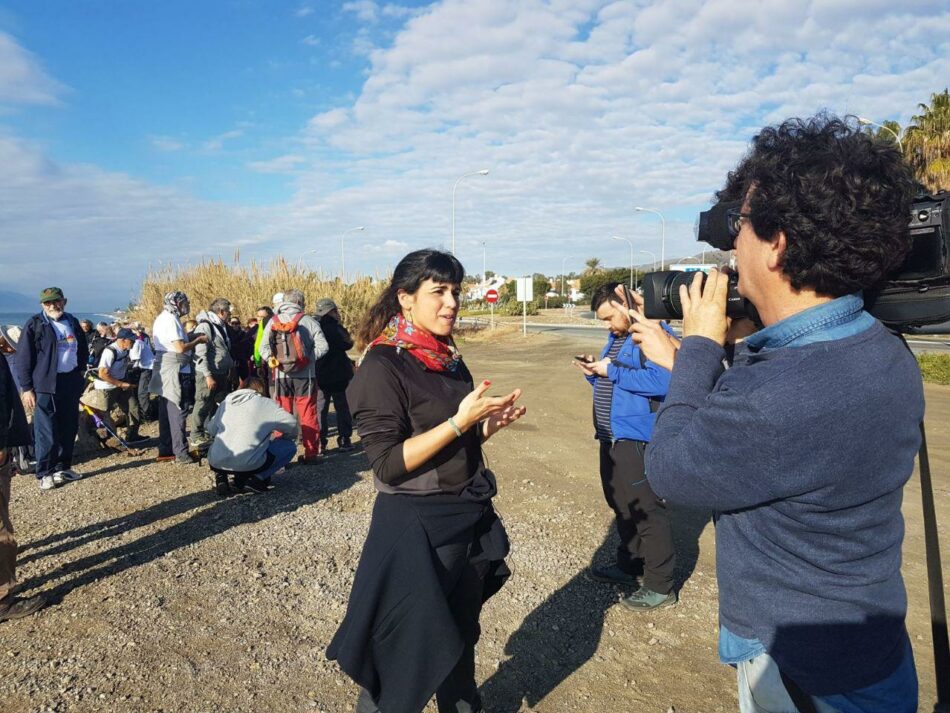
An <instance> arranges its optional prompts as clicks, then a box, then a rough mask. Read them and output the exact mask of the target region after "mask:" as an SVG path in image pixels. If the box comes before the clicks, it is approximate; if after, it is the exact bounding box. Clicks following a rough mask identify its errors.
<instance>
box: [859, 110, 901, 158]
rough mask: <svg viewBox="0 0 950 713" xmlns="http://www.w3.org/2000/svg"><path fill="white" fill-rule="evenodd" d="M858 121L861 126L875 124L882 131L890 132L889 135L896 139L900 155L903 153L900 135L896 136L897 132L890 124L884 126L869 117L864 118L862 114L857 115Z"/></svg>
mask: <svg viewBox="0 0 950 713" xmlns="http://www.w3.org/2000/svg"><path fill="white" fill-rule="evenodd" d="M858 123H859V124H861V126H876V127H877V128H879V129H884V131H888V132H890V134H891V136H893V137H894V139H895V140H896V141H897V148H899V149H900V152H901V155H903V153H904V144H903V143H901V137H900V136H898V134H897V132H896V131H894V129H892V128H891V127H890V126H884V124H878V123H877V122H876V121H871V120H870V119H865V118H864V117H863V116H859V117H858Z"/></svg>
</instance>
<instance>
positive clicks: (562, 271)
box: [561, 255, 571, 297]
mask: <svg viewBox="0 0 950 713" xmlns="http://www.w3.org/2000/svg"><path fill="white" fill-rule="evenodd" d="M570 257H571V256H570V255H565V256H564V257H562V258H561V297H563V296H564V263H565V262H567V260H568V258H570Z"/></svg>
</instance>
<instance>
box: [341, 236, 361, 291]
mask: <svg viewBox="0 0 950 713" xmlns="http://www.w3.org/2000/svg"><path fill="white" fill-rule="evenodd" d="M362 230H364V228H363V226H362V225H360V226H358V227H356V228H350V229H349V230H344V231H343V235H341V236H340V282H341V283H342V284H346V249H345V245H346V235H347V233H355V232H357V231H362Z"/></svg>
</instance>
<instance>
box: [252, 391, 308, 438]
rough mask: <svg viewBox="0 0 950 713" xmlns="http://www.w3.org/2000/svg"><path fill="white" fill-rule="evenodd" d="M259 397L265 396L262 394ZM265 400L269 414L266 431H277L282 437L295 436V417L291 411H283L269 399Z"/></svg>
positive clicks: (296, 426)
mask: <svg viewBox="0 0 950 713" xmlns="http://www.w3.org/2000/svg"><path fill="white" fill-rule="evenodd" d="M261 398H265V397H263V396H262V397H261ZM266 401H267V403H268V404H269V408H268V411H269V415H270V421H269V422H268V424H267V429H268V431H270V432H273V431H279V432H280V434H281V435H282V436H283V437H284V438H290V439H294V438H296V437H297V434H298V433H299V426H298V425H297V419H296V417H295V416H294V415H293V414H292V413H287V412H286V411H284V409H282V408H281V407H280V406H278V405H277V404H276V403H274V402H273V401H271V400H270V399H266Z"/></svg>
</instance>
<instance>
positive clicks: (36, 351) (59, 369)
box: [16, 287, 89, 490]
mask: <svg viewBox="0 0 950 713" xmlns="http://www.w3.org/2000/svg"><path fill="white" fill-rule="evenodd" d="M40 303H41V304H42V305H43V311H42V312H40V313H39V314H35V315H33V316H32V317H30V318H29V319H28V320H27V322H26V324H24V325H23V332H22V333H21V335H20V341H19V342H18V344H17V351H16V372H17V380H18V381H19V382H20V387H21V388H22V389H23V393H22V400H23V406H24V408H26V410H27V411H32V412H33V438H34V441H35V447H36V477H37V479H38V480H39V482H40V489H41V490H52V489H53V488H55V487H57V486H59V485H62V484H63V483H65V482H67V481H70V480H78V479H79V478H81V477H82V476H80V475H79V474H78V473H77V472H76V471H74V470H73V469H72V465H73V446H74V444H75V443H76V431H77V429H78V427H79V397H80V396H81V395H82V391H83V387H84V386H85V380H84V379H83V372H84V371H85V369H86V363H87V361H88V360H89V347H88V346H87V344H86V339H85V337H84V336H83V332H82V327H81V326H80V325H79V320H77V319H76V318H75V317H73V316H72V315H71V314H69V313H68V312H66V311H65V307H66V297H65V295H63V291H62V290H61V289H59V288H58V287H47V288H46V289H45V290H43V291H42V292H41V293H40Z"/></svg>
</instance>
